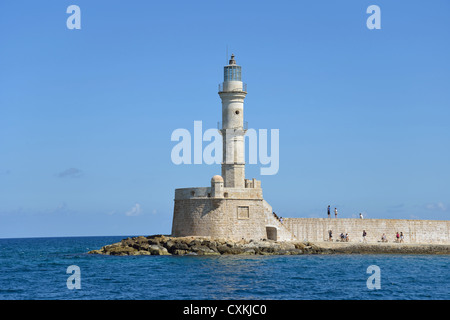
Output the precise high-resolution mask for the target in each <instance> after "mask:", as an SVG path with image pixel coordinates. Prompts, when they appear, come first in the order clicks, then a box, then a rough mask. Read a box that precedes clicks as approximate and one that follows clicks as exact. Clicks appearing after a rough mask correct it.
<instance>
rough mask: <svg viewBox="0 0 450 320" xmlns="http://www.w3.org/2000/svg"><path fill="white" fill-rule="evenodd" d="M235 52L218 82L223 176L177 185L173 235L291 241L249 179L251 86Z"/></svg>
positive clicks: (260, 190)
mask: <svg viewBox="0 0 450 320" xmlns="http://www.w3.org/2000/svg"><path fill="white" fill-rule="evenodd" d="M241 77H242V72H241V67H240V66H238V65H237V64H236V60H235V58H234V55H232V56H231V59H230V60H229V63H228V65H226V66H225V67H224V79H223V83H221V84H220V85H219V96H220V99H221V100H222V122H219V128H218V129H219V131H220V133H221V134H222V139H223V140H222V141H223V159H222V170H221V175H215V176H213V177H212V178H211V182H210V183H211V184H210V186H209V187H196V188H180V189H175V199H174V200H175V204H174V210H173V222H172V236H176V237H180V236H202V237H214V238H229V239H235V240H240V239H272V240H290V239H292V238H293V235H292V233H291V232H290V231H289V230H287V229H286V227H285V226H283V225H282V224H281V223H280V222H279V221H278V220H277V219H275V218H274V216H273V214H272V207H271V206H270V205H269V204H268V203H267V202H266V201H265V200H264V198H263V194H262V188H261V181H258V180H256V179H251V180H250V179H245V153H244V152H245V145H244V142H245V140H244V136H245V132H246V131H247V125H246V123H245V122H244V99H245V96H246V95H247V88H246V86H245V84H244V83H243V82H242V78H241Z"/></svg>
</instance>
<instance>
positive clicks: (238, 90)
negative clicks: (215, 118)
mask: <svg viewBox="0 0 450 320" xmlns="http://www.w3.org/2000/svg"><path fill="white" fill-rule="evenodd" d="M241 77H242V72H241V66H238V65H237V64H236V60H235V59H234V54H233V55H231V60H230V62H229V64H228V65H227V66H225V67H224V79H223V83H222V84H221V85H219V95H220V98H221V99H222V123H221V125H220V123H219V129H220V133H221V134H222V138H223V161H222V177H223V180H224V187H225V188H244V187H245V184H244V180H245V153H244V151H245V149H244V136H245V132H246V131H247V126H246V125H245V123H244V99H245V96H246V95H247V90H246V86H245V84H244V83H243V82H242V79H241Z"/></svg>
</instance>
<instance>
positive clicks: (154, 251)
mask: <svg viewBox="0 0 450 320" xmlns="http://www.w3.org/2000/svg"><path fill="white" fill-rule="evenodd" d="M148 251H149V253H150V254H151V255H154V256H166V255H170V253H169V252H168V251H167V249H166V248H164V247H162V246H158V245H154V244H153V245H150V246H149V247H148Z"/></svg>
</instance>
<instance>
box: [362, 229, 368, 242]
mask: <svg viewBox="0 0 450 320" xmlns="http://www.w3.org/2000/svg"><path fill="white" fill-rule="evenodd" d="M366 236H367V232H366V230H363V242H367V240H366Z"/></svg>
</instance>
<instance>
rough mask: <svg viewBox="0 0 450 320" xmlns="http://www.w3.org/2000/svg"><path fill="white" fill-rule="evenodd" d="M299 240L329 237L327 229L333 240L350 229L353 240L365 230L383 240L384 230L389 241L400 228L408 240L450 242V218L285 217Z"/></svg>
mask: <svg viewBox="0 0 450 320" xmlns="http://www.w3.org/2000/svg"><path fill="white" fill-rule="evenodd" d="M283 224H284V225H285V226H286V227H287V228H288V229H289V230H290V231H291V232H292V233H293V234H294V235H295V237H296V238H297V239H298V240H307V241H312V242H314V241H324V240H328V230H332V232H333V241H336V240H337V239H340V238H339V235H340V234H341V232H342V233H344V234H345V233H348V234H349V238H350V242H361V241H362V239H363V237H362V233H363V230H365V231H366V232H367V236H366V240H367V241H368V242H378V241H381V236H382V235H383V233H385V234H386V237H387V240H388V242H394V241H395V239H396V238H395V234H396V233H397V231H398V232H399V233H400V232H403V235H404V242H405V243H444V244H448V243H450V236H449V232H450V221H447V220H406V219H345V218H343V219H340V218H284V223H283Z"/></svg>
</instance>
